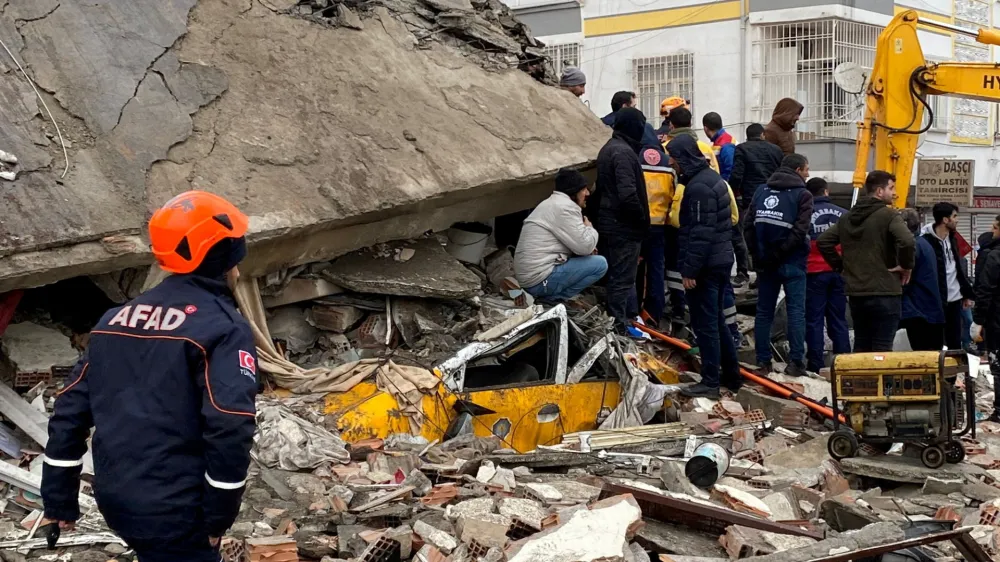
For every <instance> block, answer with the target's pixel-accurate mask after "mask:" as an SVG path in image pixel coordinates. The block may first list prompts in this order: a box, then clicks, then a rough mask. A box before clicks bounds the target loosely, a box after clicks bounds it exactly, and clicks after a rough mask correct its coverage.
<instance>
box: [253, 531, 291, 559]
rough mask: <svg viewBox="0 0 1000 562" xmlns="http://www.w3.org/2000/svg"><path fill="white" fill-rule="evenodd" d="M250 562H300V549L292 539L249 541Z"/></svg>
mask: <svg viewBox="0 0 1000 562" xmlns="http://www.w3.org/2000/svg"><path fill="white" fill-rule="evenodd" d="M246 548H247V556H248V558H249V562H298V560H299V548H298V546H297V545H296V543H295V539H293V538H291V537H285V536H278V537H263V538H254V539H247V541H246Z"/></svg>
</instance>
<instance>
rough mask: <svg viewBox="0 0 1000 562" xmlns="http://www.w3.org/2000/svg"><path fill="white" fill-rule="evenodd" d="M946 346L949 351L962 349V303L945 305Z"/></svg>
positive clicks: (958, 301)
mask: <svg viewBox="0 0 1000 562" xmlns="http://www.w3.org/2000/svg"><path fill="white" fill-rule="evenodd" d="M944 344H945V345H947V346H948V349H962V301H961V300H957V301H955V302H949V303H946V304H945V305H944Z"/></svg>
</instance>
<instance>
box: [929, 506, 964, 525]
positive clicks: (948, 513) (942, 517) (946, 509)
mask: <svg viewBox="0 0 1000 562" xmlns="http://www.w3.org/2000/svg"><path fill="white" fill-rule="evenodd" d="M934 519H937V520H938V521H961V520H962V516H961V515H959V514H958V512H957V511H955V508H954V507H952V506H950V505H945V506H942V507H939V508H938V510H937V512H936V513H935V514H934Z"/></svg>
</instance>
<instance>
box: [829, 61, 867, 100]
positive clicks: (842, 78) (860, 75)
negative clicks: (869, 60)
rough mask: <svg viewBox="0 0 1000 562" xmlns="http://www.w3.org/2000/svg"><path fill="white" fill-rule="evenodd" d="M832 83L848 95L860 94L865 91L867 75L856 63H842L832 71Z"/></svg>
mask: <svg viewBox="0 0 1000 562" xmlns="http://www.w3.org/2000/svg"><path fill="white" fill-rule="evenodd" d="M833 81H834V82H836V83H837V85H838V86H840V89H841V90H844V91H845V92H847V93H849V94H860V93H862V92H864V91H865V83H866V82H867V81H868V75H867V74H866V73H865V69H863V68H861V66H860V65H859V64H858V63H856V62H842V63H840V64H838V65H837V68H835V69H833Z"/></svg>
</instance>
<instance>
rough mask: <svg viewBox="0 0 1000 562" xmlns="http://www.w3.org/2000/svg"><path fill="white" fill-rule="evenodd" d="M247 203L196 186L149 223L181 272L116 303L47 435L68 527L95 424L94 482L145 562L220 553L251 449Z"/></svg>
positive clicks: (50, 476) (159, 247)
mask: <svg viewBox="0 0 1000 562" xmlns="http://www.w3.org/2000/svg"><path fill="white" fill-rule="evenodd" d="M247 223H248V220H247V217H246V216H245V215H244V214H243V213H241V212H240V211H239V210H237V209H236V207H234V206H233V205H232V204H231V203H229V202H227V201H226V200H224V199H222V198H221V197H218V196H216V195H213V194H210V193H205V192H197V191H191V192H187V193H183V194H181V195H178V196H177V197H175V198H174V199H172V200H170V201H169V202H167V203H166V205H165V206H164V207H163V208H161V209H160V210H159V211H157V212H156V213H155V214H154V215H153V217H152V219H151V220H150V224H149V237H150V242H151V244H152V248H153V254H154V256H155V257H156V259H157V261H158V262H159V264H160V266H161V267H162V268H163V269H164V270H166V271H169V272H171V273H174V275H172V276H171V277H168V278H167V279H166V280H164V281H163V282H162V283H161V284H160V285H159V286H157V287H156V288H154V289H152V290H150V291H148V292H146V293H144V294H142V295H140V296H139V297H138V298H136V299H135V300H133V301H132V302H129V303H127V304H125V305H124V306H121V307H118V308H114V309H112V310H110V311H108V312H107V313H106V314H105V315H104V317H103V318H101V320H100V322H99V323H98V324H97V326H96V327H95V328H94V329H93V331H92V332H91V334H92V335H91V339H90V344H89V347H88V349H87V351H86V352H85V353H84V355H83V357H82V358H81V359H80V362H79V363H78V364H77V366H76V368H75V369H74V371H73V373H72V375H71V376H70V377H69V378H68V379H67V382H66V385H65V387H64V388H63V390H62V391H61V392H60V393H59V395H58V398H57V399H56V404H55V412H54V414H53V415H52V418H51V419H50V421H49V442H48V445H47V446H46V448H45V459H44V461H45V464H44V467H43V473H42V499H43V501H44V503H45V517H46V518H48V519H50V520H54V521H57V522H58V524H59V526H60V527H61V528H64V529H68V528H72V526H73V524H74V522H75V521H76V520H77V519H78V518H79V516H80V508H79V505H78V503H77V497H78V493H79V487H80V471H81V468H82V465H83V456H84V453H86V450H87V438H88V437H89V436H90V430H91V428H94V436H93V454H94V494H95V496H96V499H97V504H98V507H99V508H100V510H101V513H102V514H103V515H104V518H105V520H106V521H107V523H108V525H109V526H110V527H111V529H113V530H114V531H115V532H116V533H118V534H119V535H120V536H121V537H122V538H123V539H124V540H125V541H126V542H127V543H128V544H129V546H130V547H131V548H133V549H134V550H135V551H136V553H137V555H138V557H139V560H140V562H160V561H162V562H167V561H171V562H179V561H184V562H218V560H219V551H218V545H219V538H220V537H221V536H222V535H223V534H224V533H225V532H226V530H227V529H228V528H229V527H230V525H232V523H233V521H234V520H235V518H236V516H237V514H238V512H239V507H240V501H241V498H242V495H243V490H244V486H245V482H246V477H247V468H248V467H249V463H250V447H251V445H252V441H253V434H254V429H255V420H254V417H255V409H254V397H255V395H256V392H257V379H256V358H257V357H256V351H255V347H254V341H253V334H252V332H251V329H250V326H249V324H248V323H247V321H246V320H245V319H244V318H243V317H242V316H240V314H239V313H238V312H237V311H236V304H235V301H234V298H233V292H232V291H233V288H234V286H235V282H236V279H237V278H238V277H239V272H238V270H237V268H236V266H237V264H238V263H239V262H240V261H241V260H242V259H243V257H244V256H245V255H246V242H245V240H244V238H243V237H244V235H245V233H246V230H247Z"/></svg>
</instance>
